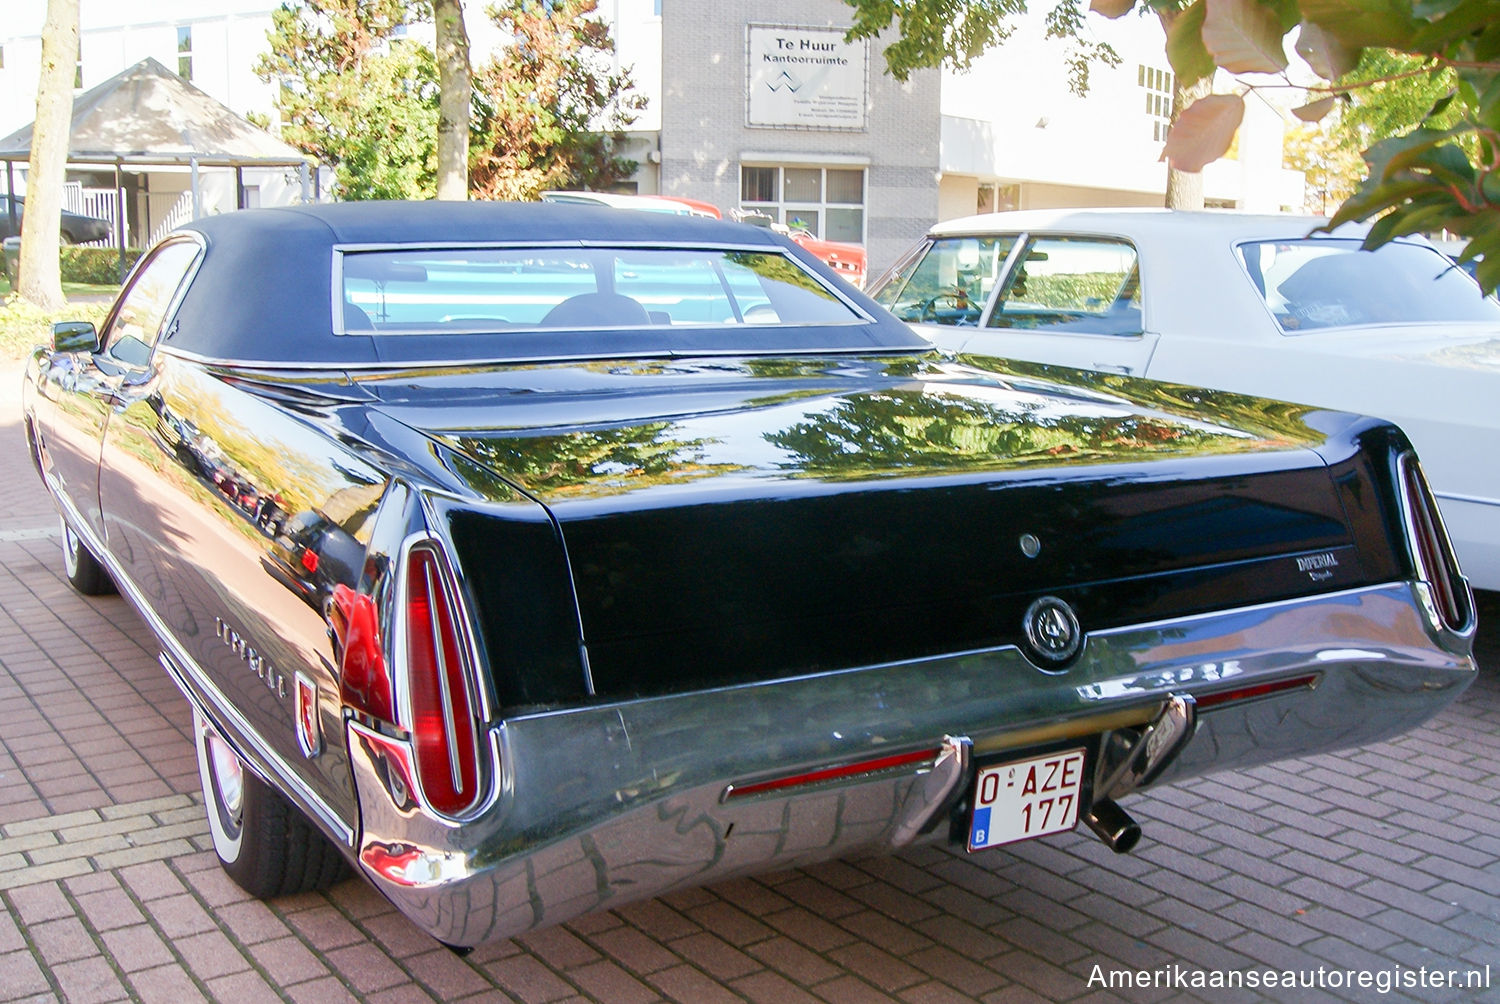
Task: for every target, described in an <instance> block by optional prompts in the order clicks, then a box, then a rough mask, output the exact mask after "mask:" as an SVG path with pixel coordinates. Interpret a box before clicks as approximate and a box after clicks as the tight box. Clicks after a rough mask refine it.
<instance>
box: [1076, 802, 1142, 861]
mask: <svg viewBox="0 0 1500 1004" xmlns="http://www.w3.org/2000/svg"><path fill="white" fill-rule="evenodd" d="M1083 821H1084V822H1085V823H1088V824H1089V829H1091V830H1093V831H1094V833H1095V834H1097V835H1098V837H1099V839H1100V840H1102V841H1104V843H1105V845H1106V846H1108V847H1109V849H1110V850H1112V851H1114V852H1115V853H1116V854H1128V853H1130V850H1131V848H1133V847H1135V845H1136V844H1138V843H1140V840H1141V827H1140V824H1139V823H1137V822H1136V821H1135V820H1134V819H1131V818H1130V813H1128V812H1126V811H1125V810H1124V809H1122V808H1120V807H1119V805H1117V804H1116V803H1115V802H1114V801H1112V800H1111V799H1108V798H1101V799H1099V800H1098V801H1097V802H1095V803H1094V805H1093V807H1092V808H1090V809H1089V812H1088V815H1086V816H1084V817H1083Z"/></svg>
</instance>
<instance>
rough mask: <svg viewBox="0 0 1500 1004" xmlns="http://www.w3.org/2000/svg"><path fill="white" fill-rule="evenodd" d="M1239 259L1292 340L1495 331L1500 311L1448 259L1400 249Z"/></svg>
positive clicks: (1272, 245) (1318, 247) (1254, 249)
mask: <svg viewBox="0 0 1500 1004" xmlns="http://www.w3.org/2000/svg"><path fill="white" fill-rule="evenodd" d="M1239 253H1240V258H1241V260H1242V261H1243V262H1244V263H1245V268H1246V270H1247V271H1248V272H1249V273H1250V279H1251V281H1252V282H1254V283H1255V287H1256V289H1257V290H1259V291H1260V294H1261V296H1262V297H1264V298H1265V301H1266V304H1267V306H1269V307H1270V308H1271V313H1272V314H1274V315H1275V317H1276V322H1277V323H1278V324H1280V325H1281V329H1282V330H1283V331H1285V332H1287V333H1289V334H1296V333H1297V332H1301V331H1311V330H1316V329H1320V328H1338V327H1349V326H1354V325H1365V324H1430V323H1453V322H1463V321H1488V322H1491V323H1500V303H1496V302H1495V301H1494V300H1492V299H1487V298H1485V297H1484V296H1483V295H1482V294H1481V293H1480V291H1479V286H1478V285H1477V284H1476V283H1475V282H1474V280H1473V279H1472V278H1471V277H1470V276H1469V275H1468V274H1467V273H1465V272H1464V270H1463V269H1461V268H1459V267H1458V266H1456V265H1454V264H1453V262H1452V261H1451V260H1450V259H1449V258H1447V257H1446V256H1445V255H1443V254H1441V253H1440V252H1438V251H1436V250H1434V249H1433V248H1429V247H1425V246H1423V245H1420V244H1409V243H1405V242H1401V241H1397V242H1392V243H1390V244H1386V245H1384V246H1382V247H1380V248H1378V249H1377V250H1375V251H1363V250H1361V249H1360V242H1359V241H1357V240H1342V239H1337V240H1334V239H1328V238H1307V239H1304V240H1294V241H1261V242H1258V243H1252V244H1242V245H1240V248H1239Z"/></svg>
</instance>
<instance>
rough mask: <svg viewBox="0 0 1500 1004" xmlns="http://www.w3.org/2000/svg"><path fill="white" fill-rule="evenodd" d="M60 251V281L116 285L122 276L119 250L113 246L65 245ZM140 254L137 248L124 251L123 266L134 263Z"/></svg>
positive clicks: (127, 266)
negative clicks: (87, 246)
mask: <svg viewBox="0 0 1500 1004" xmlns="http://www.w3.org/2000/svg"><path fill="white" fill-rule="evenodd" d="M61 253H62V260H61V265H62V281H63V282H87V283H92V284H94V285H99V286H118V285H119V284H120V280H121V279H123V278H124V276H122V275H120V252H119V251H117V250H115V249H114V248H85V247H65V248H62V249H61ZM140 256H141V252H140V251H139V250H131V249H127V250H126V251H125V268H126V269H127V270H128V269H130V268H131V267H132V266H134V265H135V262H136V259H138V258H139V257H140Z"/></svg>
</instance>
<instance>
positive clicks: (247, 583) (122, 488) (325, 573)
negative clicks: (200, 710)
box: [99, 354, 387, 826]
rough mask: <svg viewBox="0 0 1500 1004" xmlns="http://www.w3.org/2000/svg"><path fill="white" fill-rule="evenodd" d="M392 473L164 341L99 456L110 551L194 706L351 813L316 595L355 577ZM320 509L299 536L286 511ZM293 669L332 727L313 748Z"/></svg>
mask: <svg viewBox="0 0 1500 1004" xmlns="http://www.w3.org/2000/svg"><path fill="white" fill-rule="evenodd" d="M386 485H387V478H386V475H385V474H384V473H382V472H381V471H380V470H378V469H376V468H375V467H373V466H372V465H371V464H370V463H369V462H368V461H366V460H365V459H362V458H361V457H359V456H356V455H355V454H354V453H352V452H350V451H349V450H347V449H345V448H344V447H342V446H340V445H339V444H338V443H337V442H335V441H334V440H333V439H332V438H331V437H330V436H329V435H327V433H326V432H325V429H324V428H322V427H320V424H319V422H318V421H317V420H315V419H314V418H312V417H311V416H298V415H296V414H295V413H294V412H292V411H289V410H288V409H287V408H285V407H284V406H282V405H281V404H280V403H279V402H275V401H271V400H267V399H265V398H263V397H261V396H258V395H256V394H251V393H247V392H246V391H245V390H243V389H241V388H240V387H238V386H236V384H235V383H234V382H233V381H231V380H225V379H222V378H221V377H220V376H217V375H215V374H214V373H212V372H210V371H209V370H207V369H206V368H205V367H203V366H201V365H199V364H198V363H196V362H192V361H188V360H183V359H181V358H178V357H175V356H173V355H170V354H160V355H159V356H158V358H157V364H156V371H155V374H154V376H152V378H151V379H150V380H149V381H147V382H145V383H143V384H141V385H139V386H137V387H133V388H127V389H126V390H125V391H124V392H122V394H121V395H120V398H119V399H118V400H117V402H116V407H115V409H114V410H113V412H112V414H111V416H110V419H109V423H108V427H107V430H106V433H105V439H104V450H103V459H102V462H101V464H100V488H99V494H100V500H101V503H102V506H103V509H104V512H105V513H106V517H105V534H106V540H107V544H108V549H109V554H110V556H111V557H112V559H113V560H114V561H115V562H117V563H118V566H119V568H120V569H121V570H122V571H123V572H124V574H125V576H126V577H127V578H128V581H129V583H130V584H131V586H132V587H133V588H134V589H136V590H138V591H139V593H140V596H139V597H138V599H139V600H140V601H141V602H144V603H145V604H146V605H147V607H148V608H149V610H150V613H151V615H152V616H153V617H154V618H156V619H157V620H158V621H159V622H160V624H161V625H162V627H164V628H165V630H166V631H167V632H168V634H169V637H170V639H171V640H172V641H174V642H175V643H176V644H177V645H179V646H180V647H181V653H182V654H183V655H185V656H186V660H183V661H180V662H179V663H178V665H177V668H178V670H179V671H186V682H187V684H188V685H189V686H190V687H191V688H192V690H193V691H194V692H195V693H197V694H198V695H199V700H200V702H201V706H204V707H206V708H208V709H210V710H211V711H212V712H213V715H212V718H213V720H214V721H216V722H217V723H218V724H219V725H220V726H221V727H223V728H224V729H225V730H226V731H227V733H228V734H229V735H231V736H233V737H234V738H235V739H236V740H237V741H238V744H239V745H241V747H242V749H243V750H244V751H245V752H246V753H247V754H248V755H250V756H251V757H252V759H254V760H257V766H259V767H261V768H262V769H266V768H267V766H268V759H267V758H266V757H265V756H264V755H262V756H260V757H257V756H256V754H257V752H260V753H262V754H264V753H269V754H270V762H269V766H270V769H272V770H275V769H276V764H277V763H279V764H283V765H286V766H287V767H289V768H290V769H291V770H292V771H294V772H295V773H296V774H298V775H299V776H300V777H301V778H302V780H303V781H304V782H305V783H306V784H307V785H308V787H309V788H310V789H311V791H312V792H313V793H315V795H316V797H317V798H318V799H319V800H321V801H322V802H324V803H325V804H326V805H327V806H328V807H330V808H331V809H332V810H333V812H334V813H335V814H336V815H337V816H338V817H340V818H341V819H342V820H343V821H344V822H345V823H346V824H348V825H351V826H352V824H353V814H354V798H353V790H352V787H351V782H350V779H349V769H348V764H347V760H346V758H345V754H344V744H343V742H342V739H341V737H342V732H343V723H342V709H341V708H340V705H339V700H338V681H337V679H336V677H335V674H334V661H333V660H334V654H333V651H332V647H331V643H330V639H329V634H328V626H327V623H326V621H325V619H324V610H323V607H324V604H325V603H326V601H327V599H328V597H329V594H330V593H331V590H332V589H333V587H334V586H335V585H338V584H340V583H342V584H344V585H348V586H351V587H352V586H355V585H357V584H358V580H359V575H360V573H361V572H362V571H363V557H364V550H365V543H364V542H365V541H367V540H368V536H369V528H370V523H371V518H372V516H373V514H374V512H375V509H376V506H377V505H378V503H379V502H380V500H381V497H382V495H383V494H384V492H385V489H386ZM314 512H315V513H317V514H318V518H317V519H316V521H315V525H316V526H317V527H318V528H319V532H318V534H317V535H316V536H313V537H310V538H308V539H294V538H295V535H294V534H291V533H289V530H290V528H291V526H292V525H293V523H294V518H295V517H297V516H298V515H299V514H308V513H314ZM351 566H352V567H351ZM167 651H168V655H169V656H170V655H172V654H173V650H172V648H171V647H170V646H169V647H168V649H167ZM298 672H301V673H304V674H305V675H307V676H309V677H310V678H311V679H312V680H313V681H314V682H315V683H316V684H317V687H318V693H319V696H320V712H321V715H320V717H321V721H322V731H323V734H324V735H325V736H327V737H328V738H329V739H331V740H332V741H330V742H326V743H325V744H324V749H323V751H322V752H321V753H320V755H318V756H317V757H314V758H310V757H308V756H306V755H304V753H303V752H302V750H301V749H300V748H299V744H298V739H297V734H296V729H295V716H294V707H295V674H296V673H298ZM225 707H232V708H234V709H235V710H236V711H237V713H238V714H239V715H240V716H243V721H244V723H245V725H247V726H248V729H249V731H252V732H253V733H254V734H253V736H252V735H248V734H246V732H247V730H246V729H244V728H240V727H236V724H235V722H234V721H233V720H232V719H230V718H227V717H226V716H225V715H224V714H223V713H222V709H223V708H225ZM216 709H217V710H216Z"/></svg>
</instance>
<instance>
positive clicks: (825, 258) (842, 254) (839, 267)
mask: <svg viewBox="0 0 1500 1004" xmlns="http://www.w3.org/2000/svg"><path fill="white" fill-rule="evenodd" d="M729 215H731V216H732V217H734V218H735V219H736V220H738V221H740V222H741V223H750V224H753V225H754V226H757V227H766V228H768V229H770V230H774V231H775V232H777V233H779V234H785V235H786V236H788V237H790V238H791V239H792V240H794V241H796V242H797V243H798V244H800V245H801V246H802V247H804V248H806V249H807V250H808V251H810V252H812V254H814V255H816V256H817V257H818V258H819V259H820V260H821V261H822V262H823V263H824V264H825V265H827V266H828V267H829V268H831V269H833V270H834V271H835V272H837V273H838V274H839V276H840V278H842V279H843V280H844V281H845V282H848V283H851V284H852V285H853V286H855V288H857V289H863V288H864V286H865V272H866V270H867V267H868V266H867V256H866V254H865V249H864V247H863V246H861V245H859V244H850V243H848V242H847V241H825V240H823V239H822V238H821V237H816V236H814V235H813V233H812V231H810V230H808V229H806V228H805V227H800V226H791V227H789V226H787V225H786V224H784V223H777V222H776V221H775V220H773V219H771V217H769V216H767V215H766V214H765V213H763V212H761V211H760V210H758V209H736V210H731V212H730V214H729Z"/></svg>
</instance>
